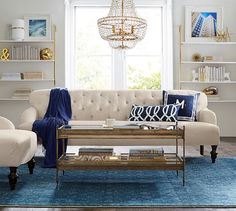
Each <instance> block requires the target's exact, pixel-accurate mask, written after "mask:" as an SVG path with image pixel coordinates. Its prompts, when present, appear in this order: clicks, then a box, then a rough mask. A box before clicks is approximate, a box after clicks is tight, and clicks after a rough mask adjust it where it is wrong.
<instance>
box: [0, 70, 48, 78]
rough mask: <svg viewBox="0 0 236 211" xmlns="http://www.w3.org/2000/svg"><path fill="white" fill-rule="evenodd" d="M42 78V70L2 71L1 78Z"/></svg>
mask: <svg viewBox="0 0 236 211" xmlns="http://www.w3.org/2000/svg"><path fill="white" fill-rule="evenodd" d="M32 79H35V80H36V79H37V80H42V79H43V72H40V71H37V72H23V73H2V74H1V80H32Z"/></svg>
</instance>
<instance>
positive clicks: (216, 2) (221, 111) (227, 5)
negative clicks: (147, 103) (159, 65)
mask: <svg viewBox="0 0 236 211" xmlns="http://www.w3.org/2000/svg"><path fill="white" fill-rule="evenodd" d="M185 6H214V7H222V8H223V15H222V17H223V26H224V27H225V26H227V27H228V28H229V32H230V33H234V36H233V37H232V38H233V39H234V41H235V40H236V24H235V19H236V13H235V8H236V1H235V0H197V1H195V0H173V8H174V11H173V23H174V60H175V61H174V70H175V73H174V74H175V75H174V79H175V87H178V77H177V76H178V71H179V67H180V65H179V31H178V27H179V25H182V26H183V28H184V19H185V9H184V8H185ZM231 36H232V35H231ZM232 47H233V48H232ZM208 48H209V46H206V47H205V50H203V51H202V49H201V51H199V52H201V55H203V54H204V53H205V54H206V55H207V53H208V52H210V53H209V55H214V54H219V55H221V54H222V53H223V51H222V52H217V53H216V52H212V50H210V48H209V49H208ZM230 48H231V49H230ZM218 49H219V48H218ZM223 54H224V55H223V56H224V57H225V58H234V61H235V58H236V56H235V55H236V46H231V47H228V50H227V48H226V49H225V52H224V53H223ZM191 55H192V54H191ZM228 68H231V69H232V70H231V75H232V76H233V80H236V71H235V72H234V70H235V69H236V65H233V66H230V67H228ZM188 73H189V72H186V74H188ZM206 86H207V85H205V84H203V85H202V87H201V88H204V87H206ZM218 86H219V87H220V86H221V87H220V88H221V94H222V92H223V95H224V96H225V97H226V99H227V98H228V99H229V98H230V97H233V98H234V99H236V94H235V93H236V85H218ZM222 86H224V87H222ZM198 88H199V86H198ZM200 90H201V89H200ZM208 107H209V108H210V109H212V110H213V111H214V112H215V113H216V115H217V120H218V124H219V126H220V129H221V136H234V137H235V136H236V130H235V119H236V112H235V109H236V103H209V104H208Z"/></svg>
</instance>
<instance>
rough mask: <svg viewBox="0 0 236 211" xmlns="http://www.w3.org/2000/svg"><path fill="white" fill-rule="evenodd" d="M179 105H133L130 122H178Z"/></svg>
mask: <svg viewBox="0 0 236 211" xmlns="http://www.w3.org/2000/svg"><path fill="white" fill-rule="evenodd" d="M178 110H179V105H174V104H172V105H156V106H142V105H135V104H134V105H133V106H132V109H131V112H130V116H129V120H130V121H168V122H176V121H177V115H178Z"/></svg>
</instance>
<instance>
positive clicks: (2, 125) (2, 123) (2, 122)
mask: <svg viewBox="0 0 236 211" xmlns="http://www.w3.org/2000/svg"><path fill="white" fill-rule="evenodd" d="M0 129H1V130H4V129H5V130H8V129H10V130H13V129H15V126H14V124H13V123H12V122H11V121H10V120H8V119H6V118H4V117H1V116H0Z"/></svg>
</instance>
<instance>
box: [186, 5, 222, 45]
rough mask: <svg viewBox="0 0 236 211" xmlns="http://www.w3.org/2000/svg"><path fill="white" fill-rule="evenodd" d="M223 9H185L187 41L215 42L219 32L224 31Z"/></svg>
mask: <svg viewBox="0 0 236 211" xmlns="http://www.w3.org/2000/svg"><path fill="white" fill-rule="evenodd" d="M222 26H223V19H222V8H219V7H198V6H186V7H185V41H186V42H209V41H215V38H216V35H217V31H219V30H222Z"/></svg>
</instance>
